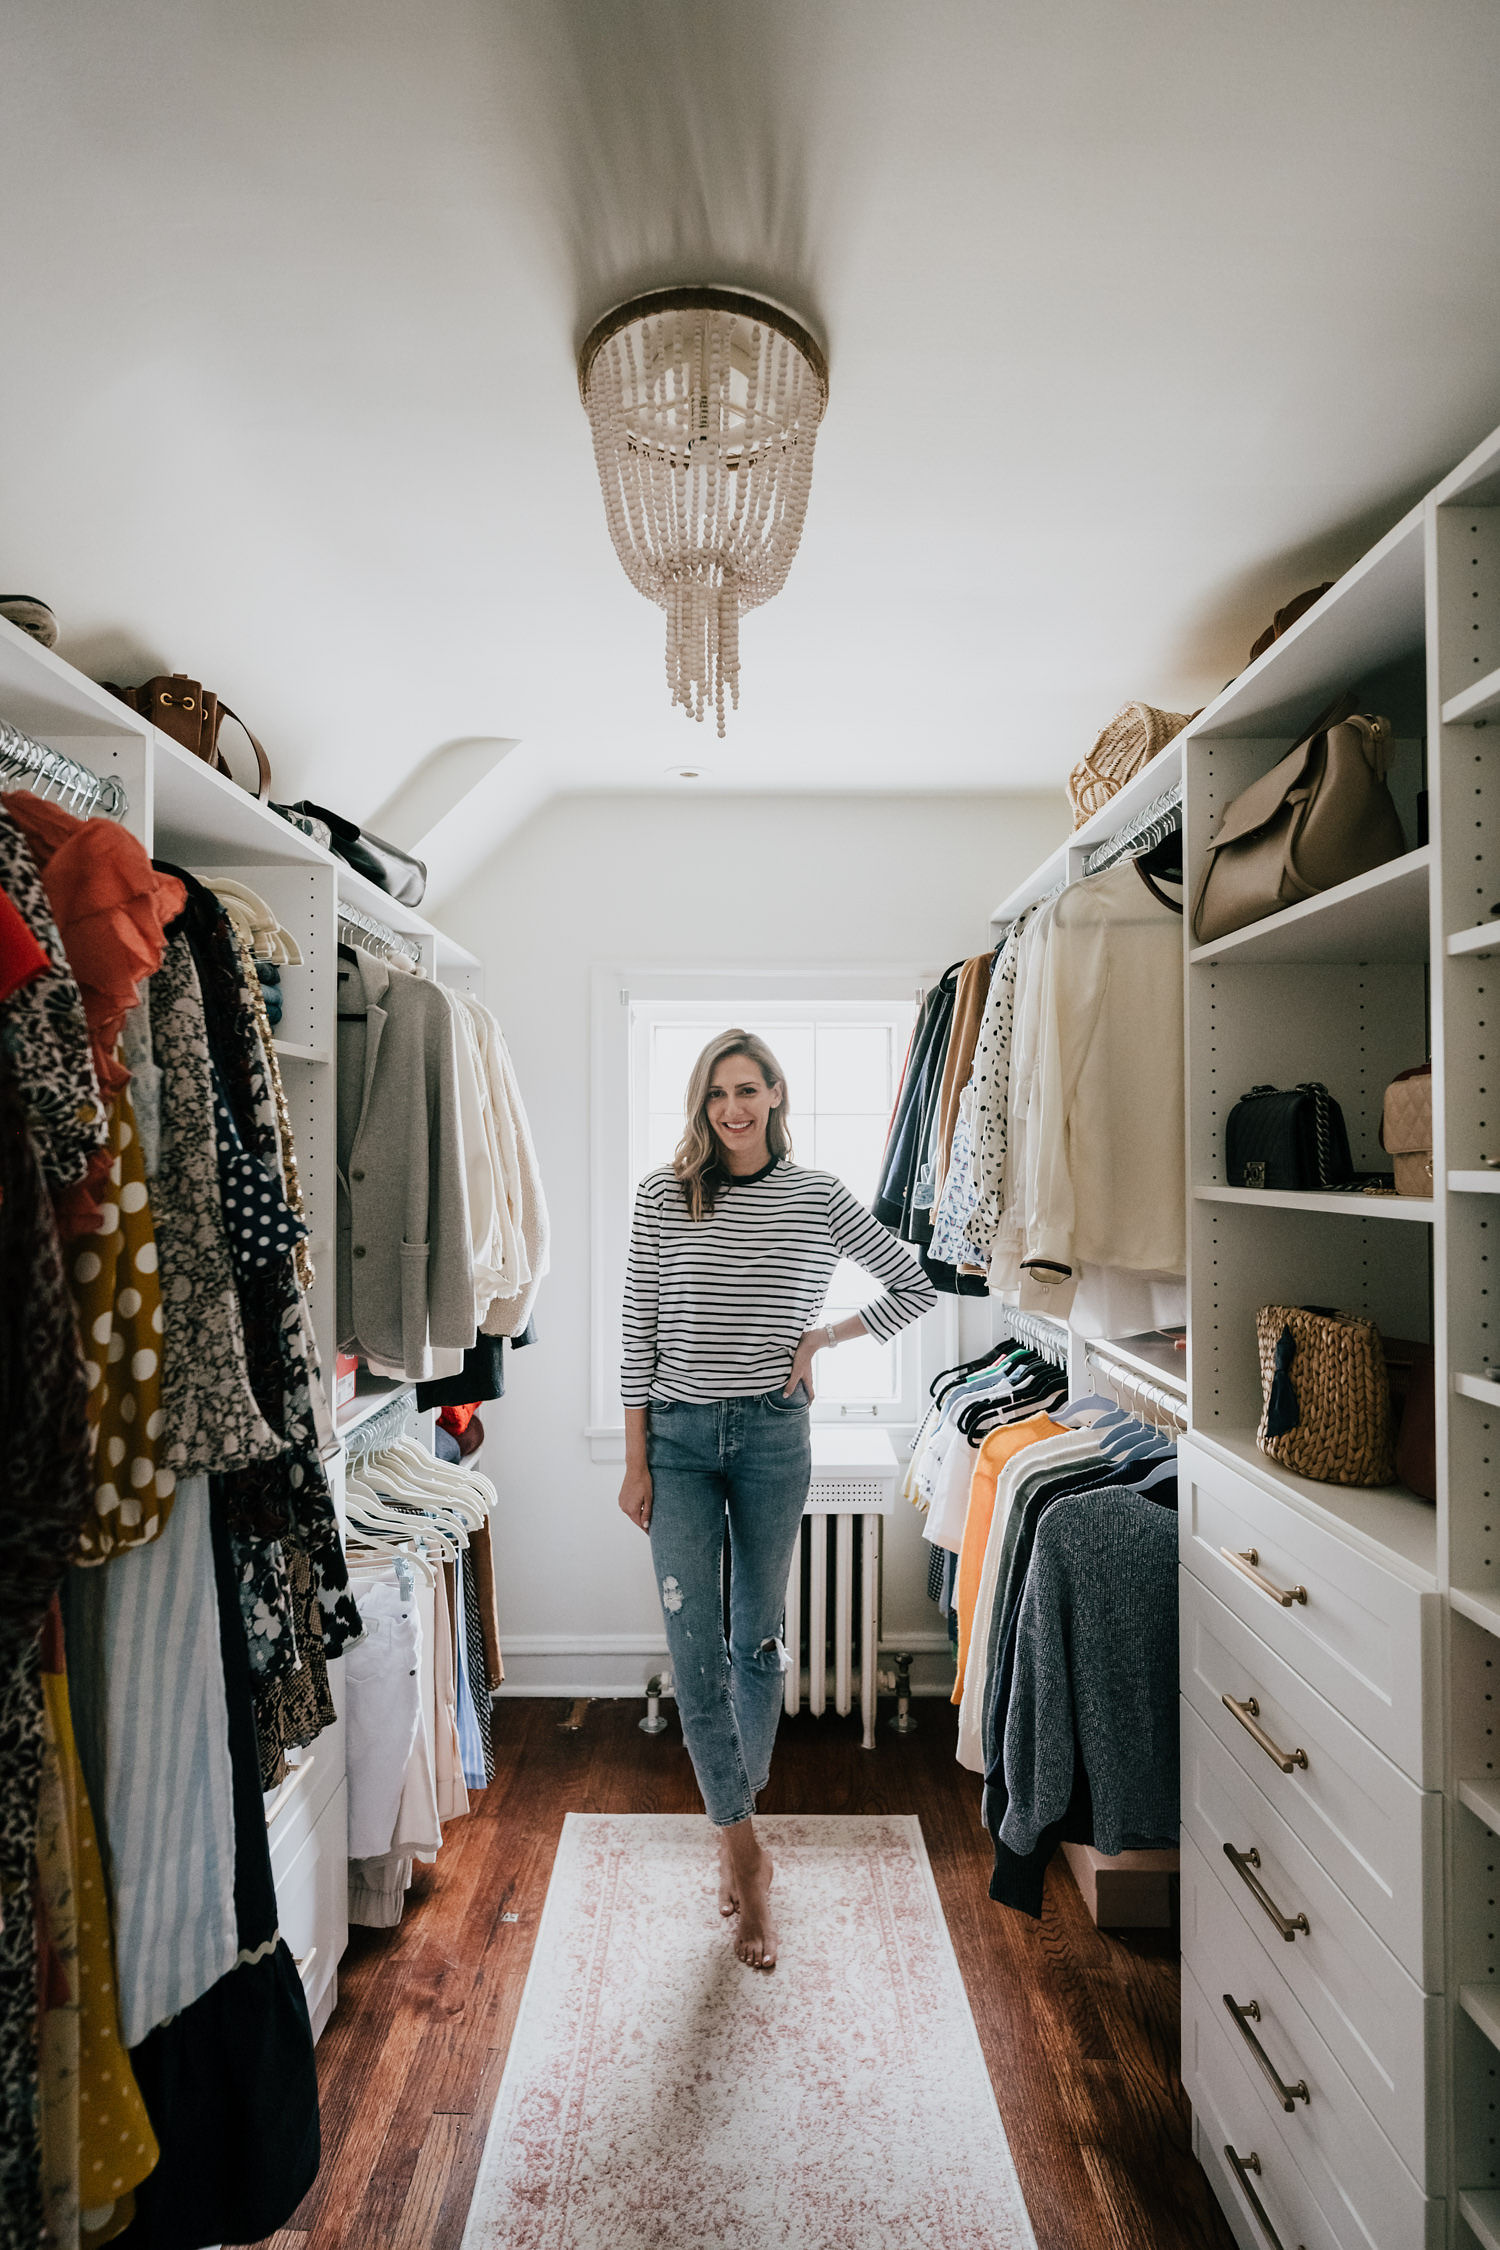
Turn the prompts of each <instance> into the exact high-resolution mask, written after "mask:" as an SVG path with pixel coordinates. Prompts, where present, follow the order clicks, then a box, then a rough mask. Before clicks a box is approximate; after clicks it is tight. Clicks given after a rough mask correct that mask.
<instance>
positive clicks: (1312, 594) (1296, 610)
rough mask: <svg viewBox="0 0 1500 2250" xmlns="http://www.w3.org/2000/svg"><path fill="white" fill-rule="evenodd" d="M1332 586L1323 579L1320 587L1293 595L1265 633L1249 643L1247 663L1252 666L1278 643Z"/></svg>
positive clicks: (1312, 587) (1309, 588) (1329, 580)
mask: <svg viewBox="0 0 1500 2250" xmlns="http://www.w3.org/2000/svg"><path fill="white" fill-rule="evenodd" d="M1332 584H1333V580H1332V579H1331V578H1325V579H1324V581H1323V583H1322V585H1321V586H1309V587H1308V588H1307V589H1306V590H1305V592H1303V593H1300V594H1293V596H1292V598H1291V600H1290V601H1289V602H1287V603H1285V604H1284V605H1283V607H1282V608H1280V609H1278V610H1277V612H1276V615H1275V616H1274V617H1273V618H1272V619H1271V622H1270V624H1269V625H1268V626H1267V627H1266V629H1265V631H1264V632H1263V633H1262V634H1260V636H1259V637H1258V638H1257V639H1256V640H1255V641H1253V642H1252V643H1251V646H1250V655H1249V658H1248V662H1250V663H1251V664H1253V663H1254V662H1255V659H1256V658H1257V657H1258V656H1264V655H1265V653H1266V650H1267V649H1268V648H1269V647H1270V646H1271V644H1272V642H1273V641H1279V640H1280V638H1281V636H1282V634H1283V633H1288V632H1290V631H1291V629H1292V627H1293V626H1294V625H1295V624H1296V622H1297V620H1298V618H1299V617H1305V616H1306V615H1307V613H1308V611H1309V610H1310V609H1311V608H1312V606H1313V603H1314V602H1320V601H1321V600H1322V599H1323V596H1324V595H1325V594H1326V593H1327V591H1328V589H1329V587H1330V586H1331V585H1332Z"/></svg>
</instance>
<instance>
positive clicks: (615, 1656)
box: [500, 1631, 953, 1703]
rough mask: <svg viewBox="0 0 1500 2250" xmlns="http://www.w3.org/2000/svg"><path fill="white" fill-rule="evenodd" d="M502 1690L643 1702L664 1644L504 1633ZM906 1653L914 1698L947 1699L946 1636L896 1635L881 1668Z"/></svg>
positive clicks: (618, 1637) (632, 1636) (644, 1638)
mask: <svg viewBox="0 0 1500 2250" xmlns="http://www.w3.org/2000/svg"><path fill="white" fill-rule="evenodd" d="M500 1645H501V1648H502V1650H503V1652H504V1656H505V1685H504V1687H503V1688H501V1690H500V1693H501V1695H531V1696H548V1695H551V1696H566V1697H568V1698H572V1697H574V1696H581V1695H586V1696H591V1697H594V1698H596V1699H598V1700H601V1701H613V1700H617V1699H630V1698H634V1699H635V1700H636V1701H639V1702H642V1703H643V1702H644V1701H645V1696H646V1682H647V1680H648V1679H649V1678H650V1677H651V1675H652V1673H653V1672H662V1671H665V1670H666V1669H667V1666H668V1663H669V1658H668V1656H667V1644H666V1642H665V1640H660V1639H658V1638H657V1637H656V1636H655V1635H654V1634H651V1633H502V1634H501V1639H500ZM901 1652H905V1653H907V1654H909V1655H911V1656H913V1657H914V1658H915V1659H916V1662H915V1663H914V1664H913V1666H912V1681H911V1684H912V1693H913V1695H923V1696H929V1695H931V1696H935V1695H943V1696H946V1695H950V1694H951V1693H952V1691H953V1656H952V1651H951V1649H950V1648H949V1645H948V1637H947V1635H946V1634H945V1633H934V1632H932V1631H926V1632H921V1633H906V1634H901V1635H898V1636H897V1637H896V1638H895V1639H893V1640H888V1641H882V1642H881V1644H880V1663H881V1669H882V1670H883V1671H884V1670H887V1669H888V1668H889V1666H890V1663H891V1659H892V1657H894V1656H896V1655H897V1654H899V1653H901Z"/></svg>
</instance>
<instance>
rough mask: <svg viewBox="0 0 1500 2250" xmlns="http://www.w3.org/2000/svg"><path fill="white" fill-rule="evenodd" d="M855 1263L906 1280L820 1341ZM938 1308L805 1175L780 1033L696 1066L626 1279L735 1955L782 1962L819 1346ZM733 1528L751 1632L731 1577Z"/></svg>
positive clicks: (833, 1195) (628, 1504)
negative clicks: (779, 1914)
mask: <svg viewBox="0 0 1500 2250" xmlns="http://www.w3.org/2000/svg"><path fill="white" fill-rule="evenodd" d="M840 1258H852V1259H854V1261H855V1262H856V1263H857V1264H858V1265H861V1266H863V1267H864V1268H865V1269H866V1270H867V1271H868V1272H869V1273H872V1274H873V1275H874V1276H875V1277H876V1279H877V1280H879V1281H881V1282H883V1283H884V1284H885V1294H884V1295H882V1296H879V1297H877V1298H876V1299H875V1301H874V1303H873V1304H871V1305H867V1306H866V1308H865V1310H864V1311H863V1312H862V1313H854V1314H851V1316H850V1317H849V1318H848V1319H847V1320H841V1321H837V1322H833V1321H830V1322H829V1323H828V1324H827V1325H826V1326H823V1327H817V1326H814V1325H812V1323H813V1322H814V1320H815V1318H816V1315H817V1314H818V1313H819V1312H820V1311H821V1309H822V1307H823V1303H824V1299H825V1298H826V1296H827V1293H828V1284H829V1282H830V1280H831V1279H832V1277H833V1271H834V1268H835V1266H836V1265H837V1264H838V1261H839V1260H840ZM934 1302H935V1296H934V1292H933V1289H932V1285H931V1283H930V1282H929V1281H928V1279H927V1277H926V1275H925V1274H924V1273H923V1272H922V1270H921V1268H920V1267H919V1266H918V1264H917V1262H916V1260H915V1259H914V1258H913V1257H912V1256H911V1254H910V1252H909V1251H907V1250H906V1249H905V1248H904V1247H903V1246H902V1245H901V1244H900V1243H899V1242H897V1241H896V1240H895V1239H894V1237H893V1236H891V1235H890V1234H888V1233H887V1232H886V1230H885V1228H884V1227H882V1226H881V1225H880V1224H879V1223H878V1221H877V1220H875V1219H873V1218H872V1217H871V1215H870V1213H869V1212H868V1211H866V1210H865V1209H863V1208H862V1206H861V1205H860V1204H858V1203H856V1201H855V1200H854V1197H853V1196H852V1195H851V1194H850V1193H849V1190H848V1189H847V1188H846V1187H844V1186H843V1185H842V1183H841V1182H840V1181H838V1180H836V1179H835V1178H834V1177H833V1175H832V1173H830V1172H805V1171H803V1170H802V1168H801V1167H800V1166H799V1165H796V1164H794V1163H793V1162H792V1144H791V1137H790V1135H789V1134H788V1132H787V1098H786V1082H785V1080H784V1079H783V1077H782V1074H781V1069H780V1065H779V1064H778V1063H777V1061H776V1058H775V1056H774V1055H773V1054H772V1053H771V1051H770V1049H769V1047H767V1045H766V1044H765V1041H764V1040H762V1039H757V1038H756V1037H755V1036H754V1035H753V1033H751V1032H748V1031H726V1032H723V1033H721V1035H720V1036H719V1037H718V1038H717V1039H714V1040H711V1041H710V1042H709V1044H708V1046H706V1047H705V1048H704V1050H703V1052H702V1054H701V1055H700V1056H699V1057H698V1060H697V1062H696V1063H695V1064H694V1066H693V1075H692V1078H691V1080H690V1081H689V1084H688V1092H687V1129H686V1131H685V1132H684V1133H683V1136H682V1139H681V1141H680V1142H679V1144H678V1148H677V1154H676V1156H675V1158H674V1159H673V1162H672V1165H671V1167H670V1169H668V1168H666V1167H663V1169H662V1170H661V1171H659V1172H653V1173H651V1174H650V1175H649V1177H648V1178H647V1179H645V1180H643V1181H642V1183H641V1186H640V1191H639V1193H638V1194H637V1197H636V1205H635V1224H634V1228H633V1231H632V1233H631V1238H630V1264H629V1269H628V1273H627V1276H626V1283H625V1364H624V1369H623V1373H622V1379H621V1384H620V1391H621V1396H622V1398H623V1399H624V1402H625V1481H624V1483H623V1484H622V1485H621V1487H620V1506H621V1508H622V1509H623V1510H624V1512H625V1514H626V1515H627V1516H629V1517H630V1519H631V1521H632V1522H633V1523H638V1524H639V1525H640V1527H641V1529H642V1530H643V1531H648V1532H649V1533H650V1535H651V1557H652V1562H653V1564H654V1566H655V1570H656V1580H657V1590H658V1593H659V1595H660V1598H661V1605H662V1614H663V1616H664V1618H665V1620H666V1628H667V1646H668V1648H669V1649H670V1650H671V1654H672V1673H673V1680H674V1683H675V1688H676V1695H677V1708H678V1710H679V1712H680V1713H681V1716H682V1731H683V1734H684V1735H685V1737H686V1739H687V1746H688V1750H689V1752H690V1754H691V1756H692V1760H693V1770H694V1772H695V1773H696V1774H697V1776H698V1787H699V1788H700V1789H701V1791H702V1792H703V1802H704V1804H705V1806H706V1807H707V1810H708V1817H709V1819H710V1820H711V1821H712V1822H713V1824H714V1826H715V1827H716V1828H717V1829H718V1831H719V1908H720V1912H721V1913H723V1914H726V1915H731V1914H738V1916H739V1930H738V1934H737V1936H736V1940H735V1951H736V1953H737V1954H738V1955H739V1958H740V1959H741V1960H742V1961H743V1962H744V1963H745V1964H746V1965H747V1967H750V1968H755V1969H771V1968H774V1967H775V1965H776V1928H775V1924H774V1923H773V1921H772V1919H771V1910H770V1892H771V1874H772V1868H771V1858H770V1854H769V1853H768V1852H766V1851H764V1850H763V1849H762V1847H761V1846H760V1844H759V1843H758V1841H757V1839H756V1834H755V1823H754V1820H753V1819H752V1817H751V1816H752V1814H753V1812H754V1810H755V1799H756V1797H757V1796H758V1795H759V1793H760V1791H761V1790H762V1789H764V1787H765V1785H766V1779H767V1776H768V1774H769V1772H770V1766H771V1748H772V1745H773V1743H774V1742H775V1739H776V1721H777V1718H778V1716H779V1714H780V1710H781V1701H782V1679H781V1675H782V1672H783V1670H784V1669H785V1667H786V1666H787V1665H788V1664H789V1663H795V1662H796V1661H797V1656H796V1651H795V1650H793V1651H791V1652H790V1653H789V1652H788V1651H787V1650H786V1649H784V1648H783V1646H782V1643H781V1637H780V1636H781V1622H782V1609H783V1606H784V1603H785V1598H786V1584H787V1574H788V1572H789V1570H790V1568H791V1561H792V1553H793V1550H794V1548H795V1546H796V1541H797V1527H798V1525H799V1524H800V1522H801V1520H802V1511H803V1508H804V1507H805V1505H806V1503H807V1488H808V1483H809V1480H810V1476H811V1465H812V1445H811V1438H810V1434H809V1430H808V1408H809V1407H810V1406H811V1404H812V1398H813V1360H814V1358H815V1356H816V1355H817V1353H818V1352H820V1351H822V1350H825V1349H832V1347H833V1346H835V1345H837V1344H842V1343H849V1342H851V1341H852V1340H853V1339H854V1338H855V1337H856V1336H875V1337H878V1338H879V1339H880V1340H881V1341H882V1342H884V1341H886V1340H887V1339H888V1338H890V1337H892V1336H894V1335H895V1334H896V1333H897V1331H898V1330H899V1329H902V1328H904V1327H906V1325H907V1324H908V1322H910V1321H913V1320H916V1319H918V1318H919V1317H920V1315H921V1314H922V1313H924V1312H926V1311H927V1309H928V1307H929V1306H930V1305H932V1304H933V1303H934ZM726 1516H727V1520H728V1525H729V1550H730V1626H729V1639H728V1642H727V1643H726V1641H725V1638H724V1630H723V1614H724V1612H723V1594H722V1590H721V1588H722V1581H721V1576H720V1573H721V1567H722V1559H723V1548H724V1526H725V1520H726Z"/></svg>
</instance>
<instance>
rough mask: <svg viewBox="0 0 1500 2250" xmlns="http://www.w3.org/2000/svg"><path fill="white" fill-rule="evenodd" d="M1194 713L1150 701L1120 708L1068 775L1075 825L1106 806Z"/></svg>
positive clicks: (1080, 825)
mask: <svg viewBox="0 0 1500 2250" xmlns="http://www.w3.org/2000/svg"><path fill="white" fill-rule="evenodd" d="M1192 716H1193V714H1192V712H1191V711H1157V710H1155V709H1154V708H1153V707H1152V705H1151V704H1149V703H1127V704H1126V705H1125V707H1124V709H1123V710H1121V711H1117V712H1116V713H1115V715H1114V717H1113V718H1112V719H1111V720H1110V722H1109V725H1108V726H1107V727H1106V728H1105V730H1104V732H1103V733H1102V734H1101V735H1100V737H1099V739H1098V741H1097V742H1096V743H1095V744H1094V747H1093V749H1092V750H1091V751H1090V752H1089V754H1088V756H1087V757H1086V758H1085V759H1084V760H1083V762H1082V764H1081V765H1076V766H1075V767H1074V768H1073V771H1072V772H1071V773H1070V774H1069V776H1068V796H1069V799H1070V800H1071V803H1072V806H1073V826H1074V827H1075V828H1081V827H1082V826H1083V824H1084V822H1085V821H1086V820H1088V819H1089V818H1090V817H1091V816H1092V815H1093V814H1094V813H1096V812H1097V811H1098V810H1099V807H1100V806H1101V805H1107V804H1108V803H1109V800H1110V798H1111V797H1112V796H1113V795H1114V794H1115V792H1116V790H1117V789H1123V788H1124V786H1125V784H1126V782H1127V781H1128V780H1129V779H1130V777H1131V775H1132V774H1136V773H1139V772H1140V770H1141V768H1142V766H1144V765H1148V764H1149V763H1150V761H1151V760H1152V759H1153V758H1154V757H1155V756H1156V754H1157V752H1158V751H1159V750H1165V748H1166V746H1167V744H1168V743H1169V742H1170V741H1171V739H1172V737H1173V735H1174V734H1180V733H1181V731H1182V729H1183V728H1184V727H1185V726H1186V725H1187V723H1188V720H1189V719H1190V718H1191V717H1192Z"/></svg>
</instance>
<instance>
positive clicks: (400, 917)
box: [338, 860, 479, 969]
mask: <svg viewBox="0 0 1500 2250" xmlns="http://www.w3.org/2000/svg"><path fill="white" fill-rule="evenodd" d="M338 871H339V877H338V880H339V897H340V898H341V899H343V900H344V902H345V903H346V905H349V906H357V907H359V908H360V910H361V912H362V913H365V914H369V915H371V916H373V918H374V920H375V921H377V922H384V923H385V924H386V926H387V928H388V929H392V930H400V931H401V932H402V933H403V934H404V935H405V936H407V937H415V938H425V939H426V940H427V941H428V942H429V943H430V945H431V946H432V948H433V954H434V958H435V960H436V961H437V964H438V966H439V968H460V969H477V968H478V967H479V956H478V954H477V953H471V952H470V951H469V950H468V948H467V946H463V945H460V944H459V943H458V942H457V940H456V939H454V938H451V937H448V936H446V935H445V933H444V932H443V931H442V930H436V929H434V928H433V926H432V924H431V923H430V922H429V921H428V920H427V919H426V918H425V916H423V915H421V914H419V913H418V912H417V910H416V908H415V907H412V906H402V905H401V904H400V903H399V902H398V901H397V900H396V899H393V898H392V897H391V895H390V893H389V891H383V890H382V889H381V888H380V885H379V884H378V883H372V882H370V881H369V879H368V878H367V877H366V876H364V875H359V874H356V872H355V870H354V869H353V868H352V867H346V866H345V865H344V863H343V861H342V860H340V861H339V862H338Z"/></svg>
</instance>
